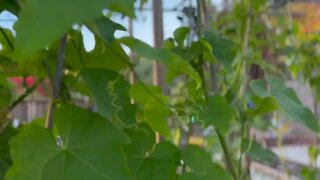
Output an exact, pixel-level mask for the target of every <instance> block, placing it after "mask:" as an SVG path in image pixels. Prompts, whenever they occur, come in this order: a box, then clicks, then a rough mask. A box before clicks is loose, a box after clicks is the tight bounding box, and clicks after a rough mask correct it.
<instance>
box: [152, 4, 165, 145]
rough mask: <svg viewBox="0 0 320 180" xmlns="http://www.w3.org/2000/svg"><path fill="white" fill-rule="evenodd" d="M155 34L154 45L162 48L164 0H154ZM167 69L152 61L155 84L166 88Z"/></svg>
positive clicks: (158, 138) (157, 136)
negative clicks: (165, 75) (165, 76)
mask: <svg viewBox="0 0 320 180" xmlns="http://www.w3.org/2000/svg"><path fill="white" fill-rule="evenodd" d="M152 6H153V34H154V47H155V48H161V47H162V43H163V14H162V13H163V9H162V0H153V1H152ZM164 71H165V69H164V67H163V66H162V65H159V64H157V63H156V62H155V61H153V62H152V82H153V85H156V86H157V85H160V87H162V88H163V89H164V90H165V83H164V74H165V72H164ZM159 142H160V135H159V133H158V132H156V143H159Z"/></svg>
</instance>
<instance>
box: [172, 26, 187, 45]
mask: <svg viewBox="0 0 320 180" xmlns="http://www.w3.org/2000/svg"><path fill="white" fill-rule="evenodd" d="M189 32H190V29H189V28H188V27H179V28H178V29H176V30H175V31H174V33H173V35H174V40H175V41H176V42H177V43H178V46H179V47H183V45H184V44H183V42H184V40H185V39H186V38H187V36H188V34H189Z"/></svg>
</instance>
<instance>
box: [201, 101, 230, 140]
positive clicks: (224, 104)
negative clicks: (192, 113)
mask: <svg viewBox="0 0 320 180" xmlns="http://www.w3.org/2000/svg"><path fill="white" fill-rule="evenodd" d="M233 116H234V109H233V108H232V107H231V106H230V105H229V102H228V101H227V99H226V98H225V97H223V96H217V95H216V96H211V97H209V98H208V105H207V106H205V107H204V108H203V110H202V111H200V115H199V118H200V119H201V120H203V121H204V125H205V126H209V125H213V126H215V128H216V129H218V130H219V132H220V133H222V134H224V133H226V132H227V131H228V129H229V123H230V121H231V120H232V118H233Z"/></svg>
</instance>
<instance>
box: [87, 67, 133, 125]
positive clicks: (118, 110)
mask: <svg viewBox="0 0 320 180" xmlns="http://www.w3.org/2000/svg"><path fill="white" fill-rule="evenodd" d="M81 75H82V77H83V78H84V80H85V82H86V84H87V85H88V87H89V88H90V90H91V91H92V95H93V98H94V100H95V101H96V105H97V108H98V112H99V113H100V114H101V115H102V116H104V117H106V118H110V119H112V118H115V119H117V120H120V121H119V122H121V123H123V125H126V126H129V125H133V124H134V123H135V106H134V105H132V104H131V103H130V98H129V88H130V84H129V83H128V82H127V81H125V80H124V79H123V77H122V75H120V74H118V73H116V72H113V71H109V70H104V69H98V68H90V69H85V70H83V71H82V73H81Z"/></svg>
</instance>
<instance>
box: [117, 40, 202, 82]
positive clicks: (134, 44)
mask: <svg viewBox="0 0 320 180" xmlns="http://www.w3.org/2000/svg"><path fill="white" fill-rule="evenodd" d="M120 41H121V42H122V43H124V44H125V45H126V46H128V47H129V48H130V49H131V50H133V51H135V52H137V53H138V54H139V55H141V56H142V57H145V58H147V59H149V60H156V61H158V62H160V63H163V64H165V65H166V67H167V76H166V79H167V81H172V80H173V79H174V78H175V77H176V76H178V75H181V74H187V75H188V76H189V77H190V78H192V79H193V80H195V81H196V82H197V87H198V88H200V87H201V79H200V76H199V74H198V73H197V72H196V71H195V70H194V69H193V68H192V66H191V65H190V64H188V63H187V62H186V61H185V60H184V59H183V58H182V57H181V56H179V55H177V54H175V53H173V52H171V51H169V50H166V49H155V48H153V47H151V46H149V45H148V44H146V43H144V42H142V41H140V40H138V39H134V38H132V37H124V38H121V40H120Z"/></svg>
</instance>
